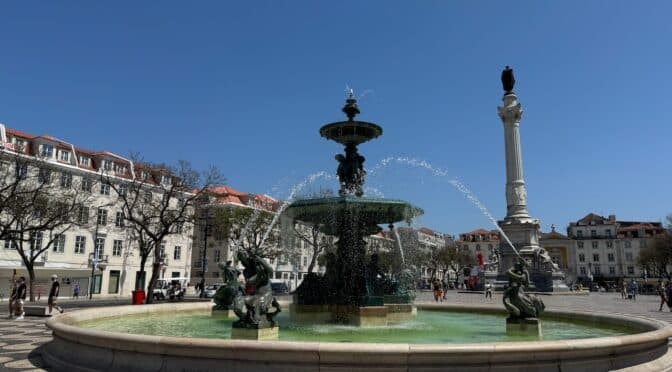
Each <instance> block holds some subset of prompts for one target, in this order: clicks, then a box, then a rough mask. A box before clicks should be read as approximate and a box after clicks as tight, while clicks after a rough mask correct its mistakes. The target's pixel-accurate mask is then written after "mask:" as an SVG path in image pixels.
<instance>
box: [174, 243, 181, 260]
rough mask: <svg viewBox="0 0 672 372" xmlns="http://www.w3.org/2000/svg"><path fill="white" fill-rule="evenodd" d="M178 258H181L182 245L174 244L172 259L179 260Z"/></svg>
mask: <svg viewBox="0 0 672 372" xmlns="http://www.w3.org/2000/svg"><path fill="white" fill-rule="evenodd" d="M180 258H182V247H180V246H179V245H176V246H175V250H173V260H179V259H180Z"/></svg>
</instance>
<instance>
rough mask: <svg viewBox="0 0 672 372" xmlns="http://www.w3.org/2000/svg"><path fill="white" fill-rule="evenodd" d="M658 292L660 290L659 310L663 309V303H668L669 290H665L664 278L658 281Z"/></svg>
mask: <svg viewBox="0 0 672 372" xmlns="http://www.w3.org/2000/svg"><path fill="white" fill-rule="evenodd" d="M656 292H658V296H659V297H660V308H658V311H663V305H667V292H666V291H665V284H663V281H662V280H659V281H658V287H656Z"/></svg>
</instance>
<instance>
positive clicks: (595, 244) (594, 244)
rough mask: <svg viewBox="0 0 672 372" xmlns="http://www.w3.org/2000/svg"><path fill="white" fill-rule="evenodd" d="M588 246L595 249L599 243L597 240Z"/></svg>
mask: <svg viewBox="0 0 672 372" xmlns="http://www.w3.org/2000/svg"><path fill="white" fill-rule="evenodd" d="M590 244H591V245H592V246H593V248H597V247H598V244H599V242H598V241H597V240H593V241H592V242H590Z"/></svg>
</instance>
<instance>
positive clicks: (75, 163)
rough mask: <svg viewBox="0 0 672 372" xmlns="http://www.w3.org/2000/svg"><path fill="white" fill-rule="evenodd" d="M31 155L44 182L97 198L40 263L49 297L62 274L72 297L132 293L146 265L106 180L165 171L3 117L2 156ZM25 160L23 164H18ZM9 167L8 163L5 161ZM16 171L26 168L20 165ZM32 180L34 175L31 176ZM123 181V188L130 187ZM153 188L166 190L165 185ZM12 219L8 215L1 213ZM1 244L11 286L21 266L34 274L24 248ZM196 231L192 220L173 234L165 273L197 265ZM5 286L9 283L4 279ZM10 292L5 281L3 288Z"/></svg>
mask: <svg viewBox="0 0 672 372" xmlns="http://www.w3.org/2000/svg"><path fill="white" fill-rule="evenodd" d="M17 156H18V157H21V158H22V159H23V158H25V159H27V164H30V166H28V167H27V169H25V172H27V174H35V175H37V178H35V179H38V178H39V182H45V183H46V184H48V185H49V187H54V188H58V187H61V188H63V189H64V190H65V189H66V188H70V187H72V185H77V187H78V188H80V190H79V192H82V193H87V194H90V198H89V199H88V200H90V201H91V202H90V205H88V206H85V207H82V208H81V209H80V211H79V215H78V217H77V218H78V224H77V225H76V226H74V227H72V228H71V229H69V230H67V231H65V232H64V233H63V234H60V235H59V237H58V238H57V239H54V240H53V243H52V246H51V247H49V249H48V250H47V251H45V252H44V253H43V254H42V255H41V256H40V257H39V259H38V262H37V264H36V270H35V271H36V283H35V291H36V297H38V296H47V295H48V291H49V285H50V284H49V279H50V276H51V275H54V274H55V275H58V276H59V278H60V280H61V295H62V296H70V295H72V294H73V291H74V288H75V287H76V286H78V287H79V288H80V292H79V294H80V296H86V295H88V294H89V292H90V291H92V294H93V295H95V296H130V293H131V291H132V290H133V289H135V279H136V275H138V274H137V273H138V271H139V269H140V257H139V253H138V251H137V244H136V242H135V241H134V240H133V239H132V235H131V233H130V230H129V229H128V227H127V226H126V221H125V219H124V216H123V213H122V208H121V206H120V204H119V200H118V197H117V195H116V193H115V191H114V188H112V187H111V186H110V185H109V184H106V183H105V182H100V180H101V174H105V175H106V179H108V180H111V181H112V182H115V183H118V184H119V185H123V184H125V183H128V182H129V180H131V179H133V178H134V177H139V176H140V174H139V173H140V170H139V169H142V172H143V173H144V177H147V178H148V179H149V180H151V181H152V182H155V183H157V184H158V183H159V182H162V181H163V180H162V179H161V177H162V176H163V175H165V172H162V171H159V170H156V169H151V168H148V167H145V166H142V165H139V164H134V163H133V162H132V161H130V160H128V159H125V158H123V157H122V156H119V155H116V154H114V153H110V152H104V151H102V152H97V151H90V150H86V149H83V148H80V147H77V146H74V145H72V144H70V143H67V142H65V141H62V140H59V139H57V138H54V137H51V136H48V135H42V136H34V135H31V134H28V133H24V132H21V131H18V130H14V129H10V128H6V127H5V126H4V125H2V124H0V161H2V162H3V167H11V166H12V160H13V159H16V157H17ZM17 164H18V163H17ZM5 169H7V168H5ZM15 171H16V174H19V173H22V172H24V170H15ZM28 182H30V181H28ZM122 188H123V187H122ZM147 192H148V193H149V195H154V196H155V197H159V196H158V195H159V194H158V192H157V193H153V194H152V187H151V186H148V190H147ZM0 218H7V216H0ZM48 234H49V232H47V231H44V232H38V233H37V234H36V236H35V239H33V240H31V244H33V245H32V246H31V248H34V249H36V250H38V251H39V250H40V249H41V248H43V246H42V245H43V244H44V241H45V240H47V236H48ZM1 244H2V247H1V248H0V283H7V288H9V282H10V278H11V277H12V272H13V270H15V269H16V270H17V276H25V277H26V278H27V277H28V275H27V271H26V269H25V268H24V265H23V263H22V261H21V258H20V256H19V253H18V252H17V250H16V247H15V246H14V245H13V244H12V241H11V240H5V241H3V242H2V243H1ZM191 244H192V236H191V231H190V229H189V228H187V227H185V228H184V229H183V231H181V232H180V233H175V234H171V235H169V236H168V237H166V239H165V241H164V242H163V244H162V246H161V247H160V249H162V250H163V253H164V255H163V257H164V259H163V261H162V264H161V273H160V277H161V276H167V277H171V276H174V277H178V276H179V277H184V276H188V275H189V273H190V272H191V260H190V256H191ZM151 269H152V267H151V257H150V260H149V262H148V264H147V267H146V268H145V270H146V273H145V277H146V278H147V279H148V278H149V276H150V275H151V272H150V271H151ZM3 286H4V284H3ZM0 291H2V292H4V291H5V288H2V289H0Z"/></svg>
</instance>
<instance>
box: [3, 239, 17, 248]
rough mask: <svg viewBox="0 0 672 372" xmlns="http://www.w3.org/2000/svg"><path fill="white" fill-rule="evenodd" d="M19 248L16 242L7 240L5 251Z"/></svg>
mask: <svg viewBox="0 0 672 372" xmlns="http://www.w3.org/2000/svg"><path fill="white" fill-rule="evenodd" d="M17 248H18V246H17V245H16V242H15V241H14V240H5V249H17Z"/></svg>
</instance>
